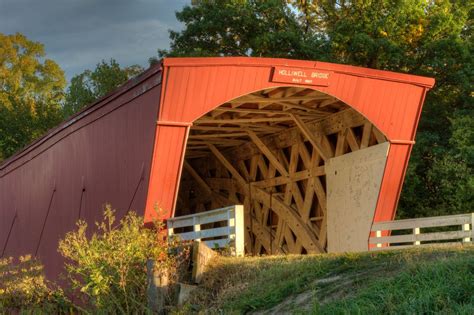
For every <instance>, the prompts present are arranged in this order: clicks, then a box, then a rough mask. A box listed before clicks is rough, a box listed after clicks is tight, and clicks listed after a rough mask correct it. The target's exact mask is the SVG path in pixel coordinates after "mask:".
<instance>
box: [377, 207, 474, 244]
mask: <svg viewBox="0 0 474 315" xmlns="http://www.w3.org/2000/svg"><path fill="white" fill-rule="evenodd" d="M446 226H458V228H457V230H453V231H443V232H423V231H422V230H421V229H422V228H433V227H446ZM473 226H474V213H467V214H458V215H449V216H440V217H429V218H418V219H406V220H396V221H386V222H377V223H374V224H373V225H372V232H375V237H370V238H369V244H370V245H369V248H370V250H381V249H401V248H406V247H412V246H432V245H437V244H454V243H470V242H473V240H474V229H473ZM395 230H411V233H410V234H404V235H390V231H395ZM387 232H389V233H387ZM383 235H388V236H383ZM374 245H375V246H374Z"/></svg>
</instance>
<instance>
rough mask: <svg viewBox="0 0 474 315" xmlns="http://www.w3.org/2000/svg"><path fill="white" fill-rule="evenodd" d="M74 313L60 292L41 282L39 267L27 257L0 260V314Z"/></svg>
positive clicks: (56, 287) (43, 278) (54, 286)
mask: <svg viewBox="0 0 474 315" xmlns="http://www.w3.org/2000/svg"><path fill="white" fill-rule="evenodd" d="M73 311H77V309H75V308H74V307H73V305H72V303H71V302H70V301H69V300H68V299H67V298H66V297H65V296H64V293H63V291H62V290H61V289H60V288H59V287H58V286H56V285H55V284H53V283H52V282H49V281H47V280H46V279H45V277H44V273H43V265H42V264H41V263H40V262H39V261H38V260H36V259H34V258H31V256H29V255H28V256H22V257H20V258H19V259H18V261H17V262H15V261H14V260H13V258H11V257H10V258H4V259H0V314H7V313H38V314H40V313H47V314H60V313H63V314H64V313H72V312H73Z"/></svg>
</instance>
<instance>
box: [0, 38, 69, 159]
mask: <svg viewBox="0 0 474 315" xmlns="http://www.w3.org/2000/svg"><path fill="white" fill-rule="evenodd" d="M65 85H66V80H65V78H64V73H63V71H62V70H61V68H60V67H59V66H58V65H57V64H56V63H55V62H54V61H52V60H50V59H45V52H44V47H43V45H42V44H40V43H38V42H33V41H30V40H28V39H27V38H26V37H25V36H24V35H22V34H19V33H17V34H14V35H5V34H2V33H0V135H1V136H0V161H1V160H2V159H3V158H7V157H9V156H11V155H12V154H13V153H14V152H15V151H17V150H19V149H20V148H22V147H24V146H25V145H27V144H28V143H30V142H31V141H33V140H34V139H36V138H38V137H39V136H41V135H42V134H43V133H45V132H46V131H47V130H48V129H50V128H52V127H53V126H55V125H57V124H58V123H59V122H60V121H61V119H62V114H61V102H62V101H63V99H64V93H63V89H64V87H65Z"/></svg>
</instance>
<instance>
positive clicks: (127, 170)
mask: <svg viewBox="0 0 474 315" xmlns="http://www.w3.org/2000/svg"><path fill="white" fill-rule="evenodd" d="M433 84H434V80H433V79H431V78H424V77H419V76H413V75H407V74H400V73H393V72H387V71H379V70H372V69H366V68H359V67H353V66H347V65H338V64H331V63H324V62H314V61H299V60H286V59H269V58H245V57H237V58H167V59H164V60H163V61H162V62H161V64H158V65H156V66H153V67H151V68H150V69H149V70H147V71H146V72H144V73H143V74H142V75H140V76H139V77H137V78H134V79H132V80H130V81H129V82H127V83H126V84H125V85H124V86H122V87H120V88H119V89H117V90H116V91H114V92H112V93H110V94H109V95H107V96H105V97H104V98H102V99H100V100H98V101H97V102H95V103H94V104H92V105H90V106H89V107H87V108H86V109H84V110H83V111H81V112H80V113H78V114H76V115H75V116H73V117H71V118H70V119H69V120H68V121H66V122H64V123H62V124H61V125H60V126H58V127H57V128H55V129H53V130H51V131H50V132H49V133H48V134H46V135H45V136H43V137H42V138H40V139H38V140H37V141H35V142H34V143H32V144H31V145H29V146H28V147H26V148H25V149H24V150H22V151H21V152H19V153H18V154H16V155H15V156H13V157H11V158H10V159H8V160H6V161H4V162H3V164H1V165H0V250H1V255H2V256H17V255H22V254H28V253H30V254H34V255H37V256H39V257H40V259H41V260H42V261H43V262H44V263H45V265H46V271H47V273H48V274H49V275H50V276H53V277H54V276H55V275H56V274H57V273H58V271H59V270H61V260H60V259H59V257H58V253H57V244H58V240H59V239H60V238H62V237H63V236H64V234H65V233H66V232H68V231H70V230H72V229H74V228H75V222H76V221H77V220H78V219H84V220H86V221H88V222H89V223H92V222H94V221H97V220H99V219H100V218H101V215H102V209H103V205H104V204H106V203H110V204H111V205H112V206H113V207H114V208H115V209H117V216H118V217H122V216H123V215H125V214H126V213H127V212H128V211H130V210H134V211H136V212H138V213H139V214H141V215H144V217H145V221H146V222H149V221H150V220H151V219H152V217H153V215H154V214H155V213H156V212H155V208H156V206H158V207H159V208H161V209H163V211H164V212H162V215H163V216H164V218H169V217H172V216H181V215H186V214H191V213H196V212H202V211H207V210H211V209H214V208H219V207H223V206H227V205H233V204H243V205H244V213H245V215H244V219H245V227H246V228H245V249H246V251H247V252H248V253H250V254H252V253H254V254H260V253H268V254H272V253H318V252H326V251H329V252H337V251H358V250H366V249H367V247H368V237H369V234H370V228H371V225H372V223H373V222H378V221H384V220H391V219H392V218H393V217H394V215H395V211H396V208H397V201H398V199H399V196H400V191H401V188H402V183H403V180H404V176H405V172H406V169H407V164H408V159H409V156H410V151H411V149H412V147H413V144H414V139H415V132H416V128H417V124H418V121H419V118H420V113H421V108H422V105H423V101H424V98H425V95H426V93H427V91H428V90H429V89H430V88H431V87H432V86H433ZM90 225H93V224H90Z"/></svg>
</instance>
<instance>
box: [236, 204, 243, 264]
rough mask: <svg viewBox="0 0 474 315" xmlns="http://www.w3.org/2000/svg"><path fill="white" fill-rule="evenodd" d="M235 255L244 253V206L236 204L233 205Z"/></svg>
mask: <svg viewBox="0 0 474 315" xmlns="http://www.w3.org/2000/svg"><path fill="white" fill-rule="evenodd" d="M234 224H235V255H236V256H244V255H245V239H244V235H245V233H244V229H245V224H244V206H243V205H236V206H235V219H234Z"/></svg>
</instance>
